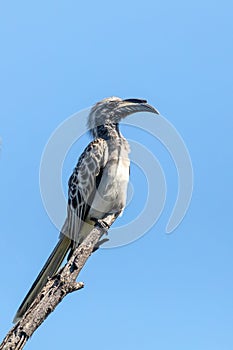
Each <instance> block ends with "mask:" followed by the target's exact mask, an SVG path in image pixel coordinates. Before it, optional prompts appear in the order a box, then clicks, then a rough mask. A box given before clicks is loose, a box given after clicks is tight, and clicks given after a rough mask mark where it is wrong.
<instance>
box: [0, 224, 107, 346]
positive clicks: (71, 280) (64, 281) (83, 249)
mask: <svg viewBox="0 0 233 350" xmlns="http://www.w3.org/2000/svg"><path fill="white" fill-rule="evenodd" d="M109 226H110V225H109ZM105 233H106V229H105V228H104V227H101V226H99V225H96V226H95V228H94V229H93V230H92V231H91V233H90V234H89V235H88V237H87V238H86V239H85V240H84V241H83V243H82V244H81V245H80V246H79V247H78V248H76V249H75V251H74V252H73V254H72V256H71V258H70V259H69V261H68V262H67V263H66V265H65V266H64V267H63V268H62V269H60V270H59V271H58V273H57V274H56V275H54V276H53V277H52V278H51V279H49V280H48V282H47V284H46V285H45V287H44V288H43V289H42V291H41V292H40V293H39V294H38V296H37V297H36V299H35V300H34V302H33V303H32V305H31V306H30V308H29V309H28V310H27V312H26V313H25V314H24V316H23V317H22V319H21V320H20V321H19V322H18V323H17V324H16V325H15V326H14V327H13V328H12V329H11V330H10V331H9V333H8V334H7V335H6V337H5V338H4V340H3V342H2V344H1V345H0V350H21V349H23V347H24V345H25V344H26V342H27V340H28V339H29V338H30V337H31V336H32V334H33V333H34V332H35V330H36V329H37V328H38V327H39V326H40V325H41V324H42V322H43V321H44V320H45V319H46V317H48V315H49V314H50V313H51V312H53V310H54V309H55V308H56V306H57V305H58V304H59V303H60V302H61V301H62V300H63V298H64V297H65V296H66V295H67V294H69V293H72V292H74V291H76V290H79V289H81V288H83V287H84V283H83V282H76V278H77V276H78V275H79V273H80V271H81V269H82V268H83V266H84V265H85V263H86V261H87V259H88V258H89V256H90V255H91V254H92V252H93V250H94V248H95V247H96V246H98V245H97V243H98V242H99V239H100V238H101V237H102V235H103V234H105Z"/></svg>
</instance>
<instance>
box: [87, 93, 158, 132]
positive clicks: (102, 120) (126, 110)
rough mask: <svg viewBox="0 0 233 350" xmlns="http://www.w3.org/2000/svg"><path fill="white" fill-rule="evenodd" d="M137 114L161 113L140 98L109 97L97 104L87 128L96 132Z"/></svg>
mask: <svg viewBox="0 0 233 350" xmlns="http://www.w3.org/2000/svg"><path fill="white" fill-rule="evenodd" d="M136 112H151V113H155V114H159V112H158V111H157V110H156V109H155V108H154V107H152V106H150V105H149V104H148V103H147V101H146V100H142V99H139V98H128V99H125V100H123V99H121V98H119V97H115V96H113V97H108V98H105V99H103V100H102V101H100V102H97V103H96V104H95V105H94V106H93V107H92V109H91V111H90V114H89V117H88V123H87V126H88V128H89V129H90V130H92V131H93V130H94V129H95V128H97V127H98V126H100V125H106V124H118V123H119V122H120V121H121V119H123V118H125V117H127V116H128V115H130V114H133V113H136Z"/></svg>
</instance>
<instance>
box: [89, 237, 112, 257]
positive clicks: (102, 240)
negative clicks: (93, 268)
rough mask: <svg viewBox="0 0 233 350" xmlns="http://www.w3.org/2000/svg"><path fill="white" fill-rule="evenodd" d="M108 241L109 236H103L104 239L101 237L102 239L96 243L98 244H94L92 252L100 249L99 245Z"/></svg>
mask: <svg viewBox="0 0 233 350" xmlns="http://www.w3.org/2000/svg"><path fill="white" fill-rule="evenodd" d="M108 241H109V238H103V239H101V240H100V241H99V242H98V243H96V245H95V246H94V248H93V251H92V253H94V252H96V251H97V250H98V249H99V247H100V246H101V245H103V244H104V243H105V242H108Z"/></svg>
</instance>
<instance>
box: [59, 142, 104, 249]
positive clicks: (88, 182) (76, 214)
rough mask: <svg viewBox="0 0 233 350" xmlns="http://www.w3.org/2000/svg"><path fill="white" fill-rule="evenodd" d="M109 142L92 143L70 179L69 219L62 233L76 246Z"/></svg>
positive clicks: (81, 157)
mask: <svg viewBox="0 0 233 350" xmlns="http://www.w3.org/2000/svg"><path fill="white" fill-rule="evenodd" d="M106 148H107V142H106V141H105V140H103V139H102V138H98V139H95V140H94V141H92V142H91V143H90V144H89V145H88V146H87V148H86V149H85V150H84V152H83V153H82V154H81V156H80V158H79V161H78V163H77V165H76V167H75V169H74V171H73V174H72V175H71V177H70V179H69V192H68V207H67V219H66V222H65V224H64V226H63V229H62V233H63V234H65V235H67V236H68V237H69V238H70V239H72V241H73V242H75V245H78V243H79V241H80V237H79V233H80V230H81V228H82V226H83V223H84V221H85V219H86V217H87V214H88V211H89V209H90V206H91V203H92V201H93V198H94V196H95V193H96V189H97V188H98V185H99V183H100V180H101V175H102V169H103V167H104V166H105V164H106V161H107V160H106V158H107V157H106Z"/></svg>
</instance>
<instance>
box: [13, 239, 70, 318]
mask: <svg viewBox="0 0 233 350" xmlns="http://www.w3.org/2000/svg"><path fill="white" fill-rule="evenodd" d="M70 245H71V240H70V239H69V238H68V237H67V236H61V238H60V240H59V242H58V243H57V245H56V247H55V248H54V250H53V251H52V253H51V254H50V256H49V258H48V260H47V261H46V263H45V265H44V267H43V268H42V270H41V272H40V273H39V275H38V276H37V278H36V280H35V282H34V283H33V285H32V286H31V288H30V290H29V292H28V293H27V295H26V297H25V298H24V300H23V302H22V304H21V305H20V307H19V309H18V311H17V313H16V315H15V317H14V320H13V322H14V323H16V322H18V321H19V320H20V319H21V317H22V316H23V315H24V313H25V312H26V311H27V310H28V308H29V306H30V305H31V303H32V302H33V300H34V299H35V298H36V296H37V295H38V293H39V292H40V291H41V290H42V288H43V287H44V286H45V284H46V282H47V280H48V277H52V276H53V275H54V274H55V273H56V272H57V270H58V269H59V267H60V266H61V264H62V262H63V260H64V258H65V256H66V254H67V252H68V250H69V248H70Z"/></svg>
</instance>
